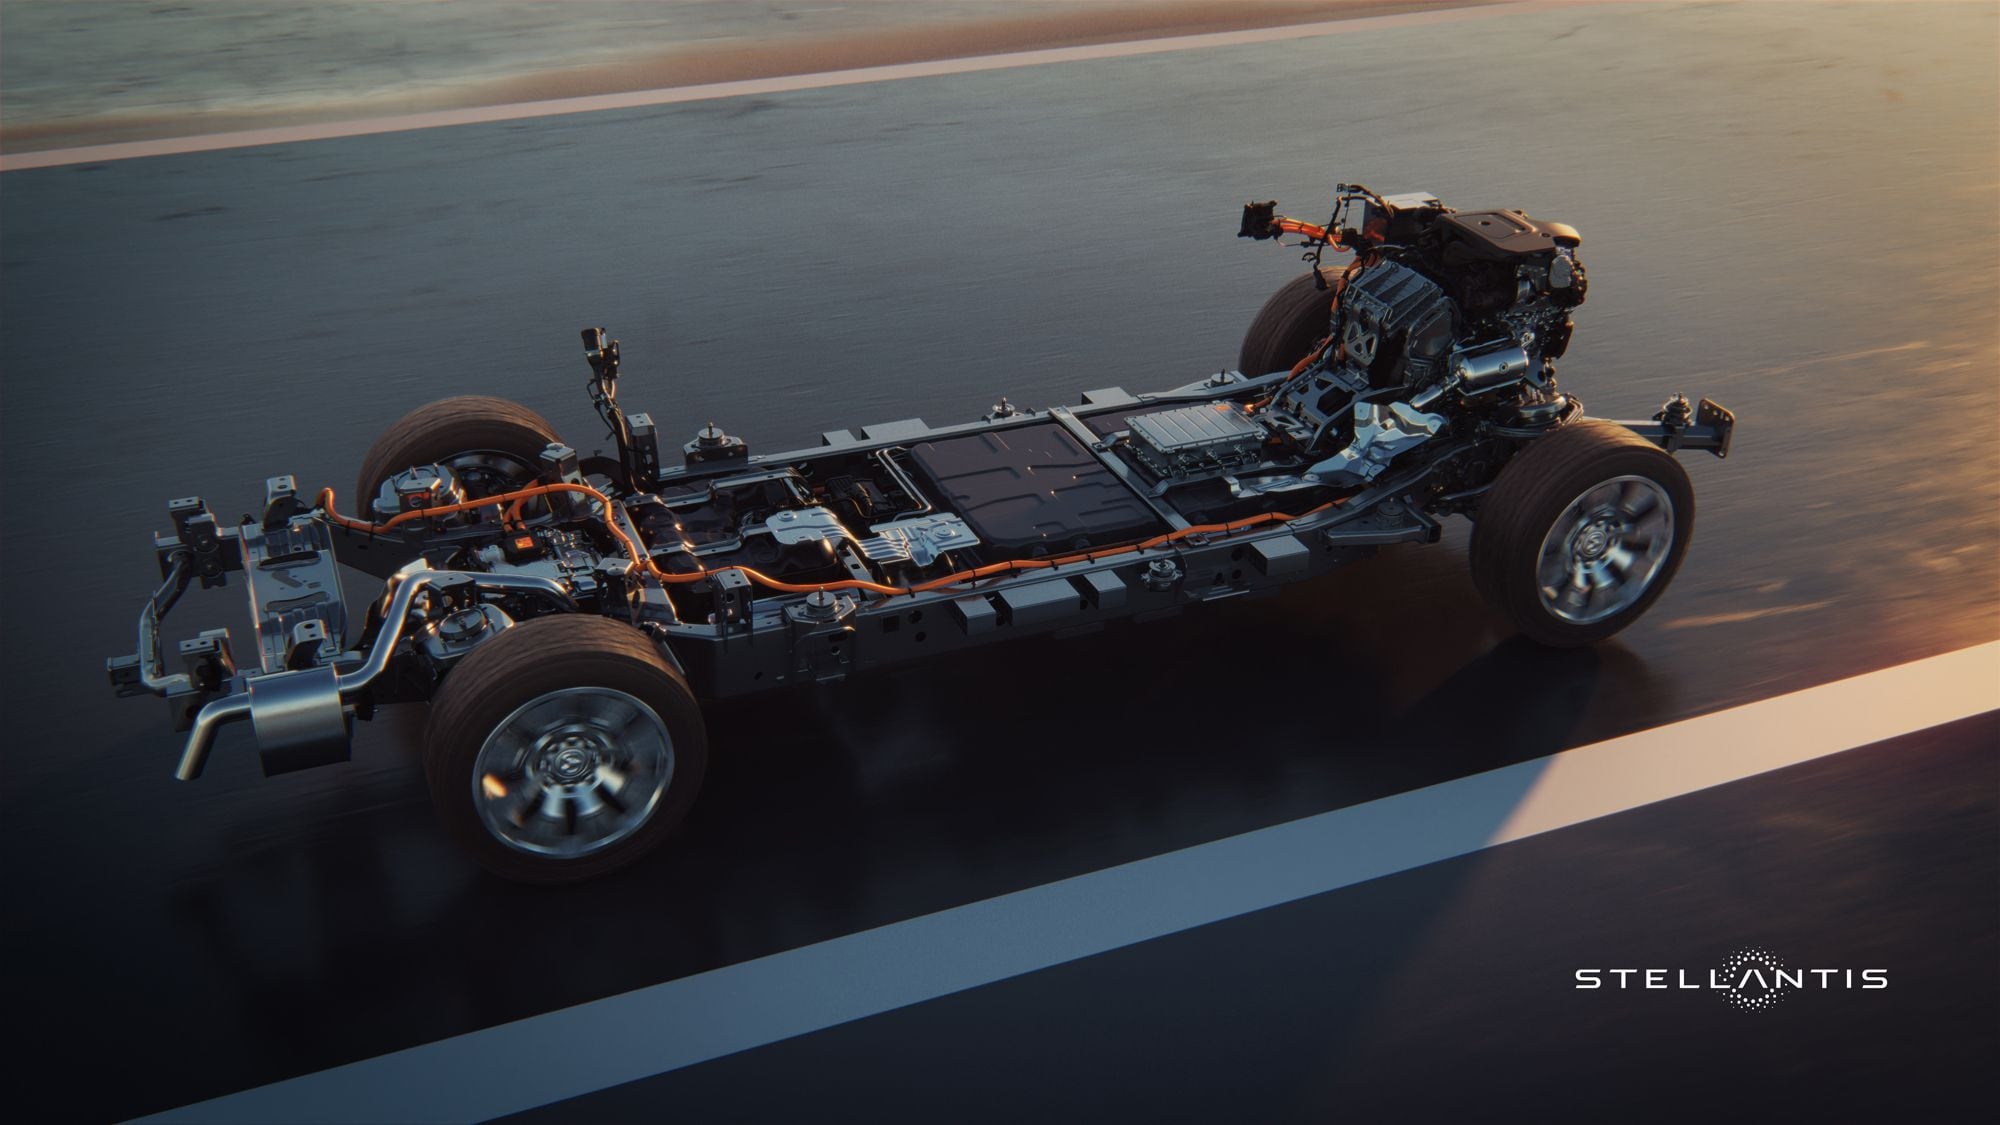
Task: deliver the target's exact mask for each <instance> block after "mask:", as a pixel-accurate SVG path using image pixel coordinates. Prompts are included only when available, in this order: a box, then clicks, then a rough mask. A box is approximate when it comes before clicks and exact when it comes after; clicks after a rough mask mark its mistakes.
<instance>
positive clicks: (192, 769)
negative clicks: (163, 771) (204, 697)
mask: <svg viewBox="0 0 2000 1125" xmlns="http://www.w3.org/2000/svg"><path fill="white" fill-rule="evenodd" d="M249 717H250V697H249V695H247V694H244V693H242V692H238V693H237V694H235V695H226V696H223V697H222V698H221V699H216V700H211V701H209V702H208V703H207V704H205V705H203V707H202V709H201V710H200V711H198V712H196V713H195V717H194V726H193V728H192V729H190V730H189V731H188V738H187V745H186V746H184V747H182V748H181V762H180V766H179V767H178V768H176V769H175V770H174V776H175V777H176V778H178V779H180V780H182V781H193V780H194V779H195V778H198V777H200V776H201V771H202V770H203V769H204V768H205V767H206V766H207V765H208V751H209V748H210V747H212V746H214V745H215V732H216V731H217V730H219V729H221V727H222V725H223V724H224V723H233V722H237V721H239V720H242V719H247V718H249Z"/></svg>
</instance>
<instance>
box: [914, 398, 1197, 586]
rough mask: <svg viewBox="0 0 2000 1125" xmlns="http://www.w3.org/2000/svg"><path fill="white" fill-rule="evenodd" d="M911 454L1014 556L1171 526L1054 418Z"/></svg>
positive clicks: (1105, 542)
mask: <svg viewBox="0 0 2000 1125" xmlns="http://www.w3.org/2000/svg"><path fill="white" fill-rule="evenodd" d="M910 460H911V461H912V462H913V463H914V464H915V465H916V468H917V471H918V476H919V477H920V478H921V483H922V484H924V485H925V486H926V491H927V492H929V493H930V494H931V498H932V500H933V501H934V502H936V503H937V505H938V506H939V507H940V508H944V509H948V510H950V511H954V512H957V513H958V514H959V515H960V516H961V517H963V518H964V520H965V522H966V523H968V524H971V525H972V530H973V531H974V532H976V533H977V534H978V535H979V539H980V541H981V542H982V543H985V544H987V545H988V546H990V547H993V548H997V549H998V550H1000V551H1002V552H1005V553H1007V554H1010V555H1016V556H1030V557H1032V556H1035V555H1041V554H1064V553H1067V552H1069V551H1073V550H1078V549H1083V548H1090V547H1104V546H1109V545H1111V544H1114V543H1125V542H1130V541H1132V540H1135V539H1144V538H1147V537H1149V536H1152V535H1158V534H1161V533H1163V532H1165V531H1166V530H1167V528H1166V525H1165V524H1163V523H1161V522H1160V519H1159V517H1158V516H1156V515H1154V514H1153V510H1152V509H1151V508H1149V507H1147V506H1146V503H1145V501H1144V500H1142V499H1140V498H1139V494H1138V493H1136V492H1134V491H1132V489H1131V488H1130V487H1129V486H1127V485H1126V484H1125V482H1124V481H1122V480H1119V479H1118V477H1117V475H1116V474H1114V473H1112V472H1111V471H1110V470H1109V469H1106V468H1105V467H1104V466H1103V464H1102V463H1100V462H1099V461H1098V460H1097V458H1096V457H1095V456H1093V455H1092V454H1091V452H1090V451H1089V450H1088V449H1085V448H1084V447H1083V446H1082V444H1080V443H1079V442H1078V441H1077V440H1076V439H1075V438H1074V437H1071V436H1070V434H1069V431H1067V430H1065V429H1063V428H1062V427H1061V426H1059V425H1057V424H1055V423H1053V422H1048V423H1040V424H1036V425H1031V426H1020V427H1017V428H1014V429H1007V430H995V431H989V432H986V433H977V434H966V435H964V436H962V437H954V438H945V439H943V440H940V441H927V442H923V443H921V444H918V445H915V446H912V447H911V449H910Z"/></svg>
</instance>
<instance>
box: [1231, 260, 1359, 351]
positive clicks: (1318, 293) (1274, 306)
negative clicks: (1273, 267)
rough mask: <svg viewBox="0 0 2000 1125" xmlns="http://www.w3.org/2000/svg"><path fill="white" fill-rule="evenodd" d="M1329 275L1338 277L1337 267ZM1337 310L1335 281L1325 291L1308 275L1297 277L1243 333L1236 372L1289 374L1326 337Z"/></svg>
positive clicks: (1259, 313) (1276, 295)
mask: <svg viewBox="0 0 2000 1125" xmlns="http://www.w3.org/2000/svg"><path fill="white" fill-rule="evenodd" d="M1328 272H1329V273H1332V274H1336V275H1337V274H1338V273H1339V272H1340V271H1339V269H1336V268H1329V269H1328ZM1332 310H1333V282H1332V280H1331V279H1329V280H1328V281H1327V288H1325V289H1321V288H1319V287H1318V286H1317V285H1315V284H1314V283H1313V275H1312V274H1310V273H1308V274H1306V275H1304V276H1302V277H1296V278H1293V279H1292V280H1291V281H1288V282H1286V283H1285V284H1284V286H1283V287H1281V288H1280V289H1279V290H1278V291H1277V292H1276V293H1273V294H1271V299H1270V300H1268V301H1265V302H1264V307H1263V308H1261V309H1258V310H1257V316H1256V318H1255V319H1253V320H1252V321H1251V322H1250V331H1248V332H1246V333H1244V334H1243V348H1242V350H1241V351H1240V352H1239V353H1238V354H1237V359H1236V369H1237V370H1238V371H1241V372H1242V373H1243V374H1245V375H1267V374H1269V373H1271V372H1273V371H1289V370H1291V368H1292V365H1293V364H1296V363H1297V362H1298V361H1299V360H1301V359H1303V358H1305V355H1306V353H1307V352H1310V351H1312V349H1313V345H1315V344H1317V343H1319V342H1320V341H1321V340H1322V339H1324V338H1325V337H1326V334H1327V330H1328V328H1329V321H1330V320H1331V318H1332Z"/></svg>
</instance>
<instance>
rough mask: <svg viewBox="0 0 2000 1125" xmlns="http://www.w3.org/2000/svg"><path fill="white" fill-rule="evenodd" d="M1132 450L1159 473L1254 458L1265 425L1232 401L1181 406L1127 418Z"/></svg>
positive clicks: (1180, 473) (1188, 471) (1181, 472)
mask: <svg viewBox="0 0 2000 1125" xmlns="http://www.w3.org/2000/svg"><path fill="white" fill-rule="evenodd" d="M1125 421H1126V425H1127V426H1129V427H1130V434H1131V448H1132V453H1133V455H1134V456H1135V457H1137V458H1138V460H1139V463H1140V464H1142V465H1144V466H1146V467H1147V468H1148V469H1151V470H1152V471H1153V472H1154V473H1157V474H1158V475H1160V476H1162V477H1181V476H1186V475H1189V474H1191V473H1196V472H1200V471H1202V470H1204V469H1213V468H1217V467H1230V466H1235V465H1241V464H1246V463H1250V462H1254V461H1256V460H1257V459H1258V450H1259V449H1260V448H1261V447H1262V446H1263V444H1264V436H1265V435H1264V428H1263V427H1262V426H1259V425H1258V424H1257V423H1256V422H1254V421H1252V420H1251V419H1250V418H1249V417H1248V416H1246V415H1245V414H1244V413H1243V411H1242V410H1241V409H1240V408H1238V407H1237V406H1236V405H1235V404H1233V403H1214V404H1211V405H1206V406H1184V407H1181V408H1180V409H1178V410H1162V411H1159V412H1157V413H1154V414H1135V415H1133V416H1132V417H1130V418H1127V419H1126V420H1125Z"/></svg>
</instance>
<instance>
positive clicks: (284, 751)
mask: <svg viewBox="0 0 2000 1125" xmlns="http://www.w3.org/2000/svg"><path fill="white" fill-rule="evenodd" d="M341 688H342V684H341V677H340V673H338V672H336V671H334V670H333V669H332V668H303V669H300V670H298V671H296V672H279V673H277V674H276V675H270V676H252V677H250V680H249V686H248V693H249V696H250V725H251V726H252V727H253V728H255V730H256V732H257V753H258V755H259V756H260V757H261V758H262V759H263V762H264V774H265V776H267V777H268V776H271V775H273V774H280V773H290V772H292V771H293V770H302V769H309V768H311V767H313V766H324V765H330V764H332V763H334V762H344V761H346V760H347V757H348V732H349V730H350V729H351V725H352V720H351V719H350V718H349V716H348V711H347V708H346V706H345V704H344V703H343V702H342V700H341Z"/></svg>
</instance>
